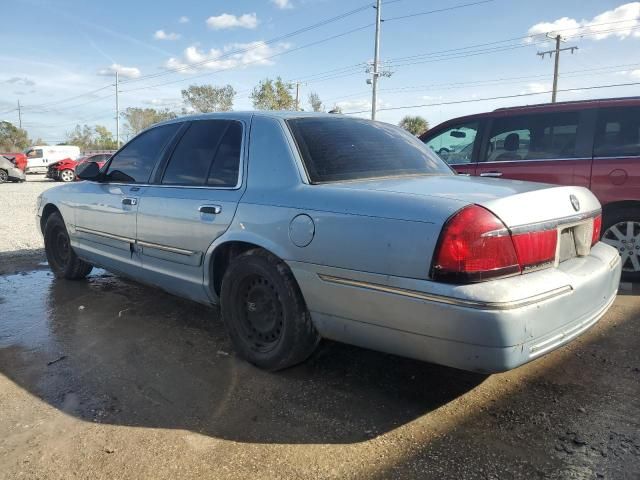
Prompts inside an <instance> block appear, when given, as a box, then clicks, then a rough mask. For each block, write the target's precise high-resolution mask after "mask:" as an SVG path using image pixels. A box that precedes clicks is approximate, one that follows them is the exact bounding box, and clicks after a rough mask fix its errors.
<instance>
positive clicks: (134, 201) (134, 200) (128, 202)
mask: <svg viewBox="0 0 640 480" xmlns="http://www.w3.org/2000/svg"><path fill="white" fill-rule="evenodd" d="M122 204H123V205H131V206H133V205H137V204H138V199H137V198H130V197H125V198H123V199H122Z"/></svg>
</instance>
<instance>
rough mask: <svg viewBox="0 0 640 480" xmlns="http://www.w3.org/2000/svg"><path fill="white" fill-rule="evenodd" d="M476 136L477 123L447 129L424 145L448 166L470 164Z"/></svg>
mask: <svg viewBox="0 0 640 480" xmlns="http://www.w3.org/2000/svg"><path fill="white" fill-rule="evenodd" d="M477 134H478V122H471V123H465V124H462V125H456V126H453V127H450V128H447V129H446V130H444V131H443V132H441V133H439V134H438V135H436V136H435V137H433V138H431V139H430V140H428V141H427V142H425V143H426V145H427V147H429V148H430V149H431V150H433V151H434V152H436V153H437V154H438V155H439V156H440V158H441V159H443V160H444V161H445V162H447V163H448V164H450V165H453V164H461V163H471V160H472V158H471V155H472V154H473V144H474V142H475V139H476V135H477Z"/></svg>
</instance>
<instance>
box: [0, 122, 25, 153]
mask: <svg viewBox="0 0 640 480" xmlns="http://www.w3.org/2000/svg"><path fill="white" fill-rule="evenodd" d="M29 143H30V142H29V135H28V134H27V132H26V130H23V129H22V128H18V127H16V126H15V125H14V124H12V123H9V122H5V121H2V122H0V149H2V150H4V151H7V150H8V151H12V150H24V149H25V148H27V147H28V146H29Z"/></svg>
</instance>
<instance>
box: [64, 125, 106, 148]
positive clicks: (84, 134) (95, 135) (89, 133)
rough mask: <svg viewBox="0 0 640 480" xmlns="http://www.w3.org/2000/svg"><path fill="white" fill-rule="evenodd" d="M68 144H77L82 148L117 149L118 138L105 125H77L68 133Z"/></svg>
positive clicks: (66, 142) (66, 141)
mask: <svg viewBox="0 0 640 480" xmlns="http://www.w3.org/2000/svg"><path fill="white" fill-rule="evenodd" d="M65 144H66V145H77V146H78V147H80V150H115V149H116V148H117V145H116V140H115V138H113V134H112V133H111V132H110V131H109V129H108V128H107V127H105V126H103V125H95V126H93V127H91V126H89V125H76V127H75V128H74V129H73V130H71V131H70V132H68V133H67V135H66V140H65Z"/></svg>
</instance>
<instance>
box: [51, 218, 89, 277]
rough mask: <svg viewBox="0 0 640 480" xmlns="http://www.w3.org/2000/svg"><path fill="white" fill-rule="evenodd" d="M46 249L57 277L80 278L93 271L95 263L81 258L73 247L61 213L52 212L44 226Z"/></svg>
mask: <svg viewBox="0 0 640 480" xmlns="http://www.w3.org/2000/svg"><path fill="white" fill-rule="evenodd" d="M44 250H45V253H46V255H47V261H48V262H49V266H50V267H51V270H52V271H53V274H54V275H55V276H56V278H64V279H66V280H80V279H82V278H84V277H86V276H87V275H89V273H90V272H91V270H92V269H93V265H91V264H90V263H87V262H85V261H83V260H80V259H79V258H78V256H77V255H76V253H75V252H74V251H73V248H71V242H70V241H69V234H68V233H67V227H66V226H65V224H64V220H62V217H61V216H60V214H59V213H52V214H51V215H50V216H49V218H47V222H46V223H45V226H44Z"/></svg>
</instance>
